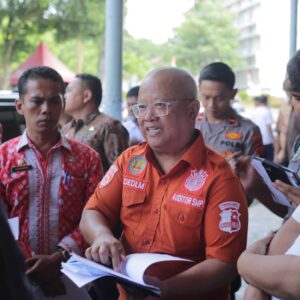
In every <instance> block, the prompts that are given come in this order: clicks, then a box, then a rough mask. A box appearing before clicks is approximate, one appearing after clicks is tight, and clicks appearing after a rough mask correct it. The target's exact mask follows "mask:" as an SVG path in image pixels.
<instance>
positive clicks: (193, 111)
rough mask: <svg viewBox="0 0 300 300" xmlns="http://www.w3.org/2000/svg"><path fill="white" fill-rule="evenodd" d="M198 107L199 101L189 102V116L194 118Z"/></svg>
mask: <svg viewBox="0 0 300 300" xmlns="http://www.w3.org/2000/svg"><path fill="white" fill-rule="evenodd" d="M199 109H200V101H198V100H193V101H191V102H190V103H189V110H188V111H189V115H190V116H191V118H196V117H197V115H198V113H199Z"/></svg>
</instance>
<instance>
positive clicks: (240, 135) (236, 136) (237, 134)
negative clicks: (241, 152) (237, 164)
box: [224, 132, 243, 140]
mask: <svg viewBox="0 0 300 300" xmlns="http://www.w3.org/2000/svg"><path fill="white" fill-rule="evenodd" d="M224 136H225V137H226V138H228V139H230V140H241V139H242V138H243V133H241V132H225V134H224Z"/></svg>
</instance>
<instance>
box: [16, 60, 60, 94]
mask: <svg viewBox="0 0 300 300" xmlns="http://www.w3.org/2000/svg"><path fill="white" fill-rule="evenodd" d="M35 79H50V80H52V81H54V82H55V83H57V84H58V86H59V88H60V91H61V93H62V94H64V91H65V84H64V81H63V79H62V77H61V75H60V74H59V73H58V72H57V71H56V70H54V69H52V68H50V67H45V66H43V67H42V66H39V67H33V68H29V69H27V70H25V71H24V72H23V74H22V75H21V77H20V78H19V81H18V92H19V96H20V98H21V97H22V96H23V95H24V94H25V93H26V85H27V82H28V81H29V80H35Z"/></svg>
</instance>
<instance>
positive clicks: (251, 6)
mask: <svg viewBox="0 0 300 300" xmlns="http://www.w3.org/2000/svg"><path fill="white" fill-rule="evenodd" d="M222 4H223V6H224V7H225V8H228V9H230V10H231V11H233V12H235V15H236V18H235V20H234V25H235V26H236V27H237V28H238V29H239V31H240V36H239V40H240V48H239V52H240V54H241V56H242V58H243V59H244V65H242V66H240V68H238V69H236V70H235V71H236V75H237V87H238V88H240V89H245V90H247V91H248V93H249V94H251V95H258V94H261V93H268V94H270V95H273V96H283V91H282V83H283V80H284V78H285V73H286V65H287V62H288V60H289V39H290V0H222Z"/></svg>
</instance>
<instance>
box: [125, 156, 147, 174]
mask: <svg viewBox="0 0 300 300" xmlns="http://www.w3.org/2000/svg"><path fill="white" fill-rule="evenodd" d="M146 165H147V161H146V158H145V157H144V156H136V157H133V158H132V159H131V160H130V162H129V164H128V169H129V171H130V173H131V174H134V175H138V174H141V173H142V172H143V171H144V170H145V168H146Z"/></svg>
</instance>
